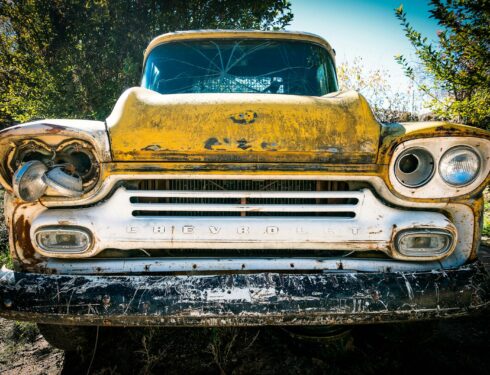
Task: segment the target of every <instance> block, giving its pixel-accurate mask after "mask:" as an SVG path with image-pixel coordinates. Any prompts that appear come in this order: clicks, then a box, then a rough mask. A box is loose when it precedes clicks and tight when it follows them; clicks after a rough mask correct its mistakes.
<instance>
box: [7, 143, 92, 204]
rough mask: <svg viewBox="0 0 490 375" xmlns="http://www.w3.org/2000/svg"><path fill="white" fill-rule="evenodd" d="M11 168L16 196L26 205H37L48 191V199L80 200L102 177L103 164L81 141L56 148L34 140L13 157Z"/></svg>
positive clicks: (18, 149)
mask: <svg viewBox="0 0 490 375" xmlns="http://www.w3.org/2000/svg"><path fill="white" fill-rule="evenodd" d="M10 167H11V170H12V173H13V187H14V192H15V194H16V195H17V196H18V197H19V198H21V199H22V200H24V201H35V200H37V199H39V198H40V197H41V196H42V195H44V193H45V191H47V192H46V194H48V195H57V196H63V197H79V196H81V195H82V194H83V193H84V192H87V191H89V190H90V189H91V188H92V187H93V186H94V185H95V184H96V182H97V180H98V177H99V163H98V161H97V159H96V157H95V154H94V152H93V149H92V147H91V146H90V145H89V144H87V143H86V142H83V141H79V140H70V141H67V142H63V143H61V144H59V145H58V146H56V147H49V146H47V145H45V144H44V143H41V142H38V141H34V140H31V141H27V142H24V143H23V144H22V145H20V146H19V147H17V149H16V150H15V152H14V153H13V156H12V157H11V162H10ZM14 171H15V172H14ZM48 188H49V189H48ZM47 189H48V190H47Z"/></svg>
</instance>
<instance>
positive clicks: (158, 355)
mask: <svg viewBox="0 0 490 375" xmlns="http://www.w3.org/2000/svg"><path fill="white" fill-rule="evenodd" d="M159 336H160V334H159V330H158V329H154V328H148V329H146V330H145V333H144V334H143V337H142V338H141V347H142V349H141V350H138V351H137V353H139V354H141V356H142V357H143V358H142V359H141V362H142V366H141V370H140V374H142V375H146V374H151V373H153V368H154V367H155V366H156V365H158V364H159V363H160V362H161V361H162V360H163V358H164V357H165V355H166V354H167V347H166V346H160V342H159V341H160V340H158V338H159Z"/></svg>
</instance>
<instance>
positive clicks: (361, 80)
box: [337, 57, 420, 122]
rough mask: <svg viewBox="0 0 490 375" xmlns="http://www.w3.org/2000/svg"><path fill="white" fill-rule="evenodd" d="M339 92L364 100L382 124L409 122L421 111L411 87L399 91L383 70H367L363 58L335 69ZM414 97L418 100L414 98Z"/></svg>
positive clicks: (418, 101) (416, 93) (414, 91)
mask: <svg viewBox="0 0 490 375" xmlns="http://www.w3.org/2000/svg"><path fill="white" fill-rule="evenodd" d="M337 74H338V78H339V85H340V89H341V90H355V91H358V92H360V93H361V94H362V95H364V96H365V97H366V100H367V101H368V102H369V104H370V106H371V109H372V110H373V112H374V114H375V115H376V117H377V118H378V120H379V121H381V122H397V121H412V120H416V119H417V115H416V112H417V111H419V110H420V108H419V104H420V100H419V98H418V96H419V95H420V93H419V92H416V91H418V90H415V89H414V87H407V88H406V91H404V92H401V91H400V90H397V89H395V88H393V87H392V85H391V84H390V81H391V79H390V75H389V73H388V72H387V71H386V70H383V69H378V68H377V69H372V70H369V69H366V67H365V65H364V64H363V62H362V58H360V57H356V58H355V59H354V60H353V61H350V62H343V63H341V64H339V66H338V67H337ZM415 95H417V98H415ZM416 99H417V100H416Z"/></svg>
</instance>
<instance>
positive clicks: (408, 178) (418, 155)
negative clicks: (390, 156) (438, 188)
mask: <svg viewBox="0 0 490 375" xmlns="http://www.w3.org/2000/svg"><path fill="white" fill-rule="evenodd" d="M433 174H434V158H433V157H432V155H431V153H430V152H429V151H427V150H426V149H424V148H419V147H412V148H408V149H406V150H405V151H403V152H402V153H401V154H400V155H399V156H398V158H397V159H396V161H395V176H396V178H397V179H398V181H400V183H401V184H403V185H405V186H407V187H418V186H422V185H424V184H426V183H427V182H428V181H429V180H430V179H431V178H432V175H433Z"/></svg>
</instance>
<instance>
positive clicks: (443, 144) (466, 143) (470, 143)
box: [388, 136, 490, 199]
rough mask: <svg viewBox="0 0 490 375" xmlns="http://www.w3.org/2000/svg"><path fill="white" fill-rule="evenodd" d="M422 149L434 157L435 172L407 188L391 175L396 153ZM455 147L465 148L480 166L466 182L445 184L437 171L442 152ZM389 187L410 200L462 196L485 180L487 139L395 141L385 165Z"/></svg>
mask: <svg viewBox="0 0 490 375" xmlns="http://www.w3.org/2000/svg"><path fill="white" fill-rule="evenodd" d="M417 147H419V148H424V149H426V150H427V151H428V152H430V153H431V154H432V157H433V158H434V166H435V168H434V169H435V173H434V174H433V175H432V178H431V179H430V180H429V181H427V183H425V184H424V185H420V186H418V187H410V186H406V185H404V184H402V183H401V182H400V181H399V179H398V178H397V176H396V174H395V170H396V161H397V159H398V158H399V156H400V155H402V154H403V153H404V152H405V151H406V150H408V149H411V148H417ZM455 147H468V148H469V149H471V150H472V151H473V152H475V153H476V154H477V155H478V157H479V159H480V169H479V171H478V172H477V173H476V176H475V177H474V178H473V179H472V181H470V182H469V183H468V184H466V185H459V186H454V185H450V184H448V183H447V182H446V181H444V179H443V178H442V176H441V173H440V171H439V168H440V165H439V164H440V160H441V158H442V157H443V155H444V154H445V153H446V152H447V151H448V150H450V149H453V148H455ZM388 168H389V169H388V178H389V182H390V189H391V190H392V191H393V192H396V193H397V194H399V195H401V196H404V197H407V198H410V199H443V198H452V197H459V196H464V195H467V194H471V193H472V192H474V191H476V190H479V189H482V187H483V184H484V182H485V179H486V178H487V177H488V175H489V173H490V139H485V138H478V137H463V136H461V137H459V136H455V137H427V138H415V139H410V140H406V141H404V142H401V143H399V144H398V145H397V146H396V147H395V149H394V150H393V153H392V155H391V160H390V164H389V167H388Z"/></svg>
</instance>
